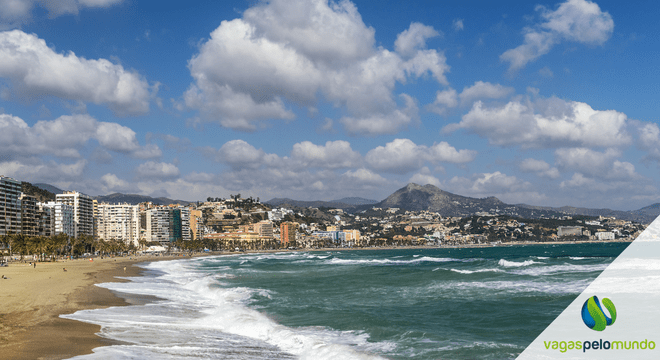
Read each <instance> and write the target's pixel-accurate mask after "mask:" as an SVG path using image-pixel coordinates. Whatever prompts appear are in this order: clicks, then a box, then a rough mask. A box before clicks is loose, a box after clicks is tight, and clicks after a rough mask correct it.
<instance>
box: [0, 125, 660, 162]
mask: <svg viewBox="0 0 660 360" xmlns="http://www.w3.org/2000/svg"><path fill="white" fill-rule="evenodd" d="M637 131H638V134H639V142H638V144H637V145H638V146H639V147H640V148H641V149H642V150H645V151H647V152H648V156H647V158H650V159H654V160H656V161H660V128H659V127H658V124H654V123H645V124H640V125H639V127H638V129H637ZM0 136H1V135H0Z"/></svg>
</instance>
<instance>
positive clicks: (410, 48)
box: [394, 22, 440, 58]
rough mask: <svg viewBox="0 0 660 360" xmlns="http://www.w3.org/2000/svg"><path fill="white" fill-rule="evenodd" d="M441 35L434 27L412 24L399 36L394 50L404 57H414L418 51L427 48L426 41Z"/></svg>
mask: <svg viewBox="0 0 660 360" xmlns="http://www.w3.org/2000/svg"><path fill="white" fill-rule="evenodd" d="M439 35H440V33H439V32H437V31H436V30H435V29H434V28H433V27H432V26H427V25H424V24H421V23H418V22H412V23H410V27H409V28H408V29H407V30H404V31H403V32H402V33H400V34H399V35H397V37H396V41H394V49H395V50H396V52H397V53H399V54H401V56H403V57H406V58H408V57H413V56H414V55H415V54H416V53H417V51H419V50H421V49H425V48H426V39H430V38H433V37H436V36H439Z"/></svg>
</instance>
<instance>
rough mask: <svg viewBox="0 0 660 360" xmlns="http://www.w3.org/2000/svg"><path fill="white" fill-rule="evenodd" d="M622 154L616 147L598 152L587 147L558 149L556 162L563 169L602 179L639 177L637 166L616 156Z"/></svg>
mask: <svg viewBox="0 0 660 360" xmlns="http://www.w3.org/2000/svg"><path fill="white" fill-rule="evenodd" d="M619 156H621V152H620V151H618V150H616V149H608V150H606V151H605V152H598V151H594V150H591V149H587V148H568V149H557V150H556V151H555V157H556V160H555V161H556V163H557V166H559V167H560V168H562V169H565V170H573V171H576V172H579V173H580V174H581V176H582V175H586V176H589V177H592V178H600V179H625V180H630V179H634V178H637V177H639V175H638V174H637V173H635V166H634V165H632V164H631V163H629V162H621V161H619V160H616V159H615V158H617V157H619Z"/></svg>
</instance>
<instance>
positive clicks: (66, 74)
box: [0, 30, 150, 115]
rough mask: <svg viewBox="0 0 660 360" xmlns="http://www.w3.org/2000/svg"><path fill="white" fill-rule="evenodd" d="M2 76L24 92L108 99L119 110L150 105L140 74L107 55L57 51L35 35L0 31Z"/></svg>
mask: <svg viewBox="0 0 660 360" xmlns="http://www.w3.org/2000/svg"><path fill="white" fill-rule="evenodd" d="M0 77H2V78H6V79H9V80H10V82H11V84H12V87H11V90H12V92H13V93H14V94H15V95H16V96H19V97H21V98H26V99H32V98H37V97H39V96H55V97H59V98H63V99H69V100H77V101H84V102H93V103H95V104H105V105H107V106H108V107H109V108H110V109H112V110H113V111H114V112H115V113H117V114H119V115H127V114H143V113H146V112H148V111H149V97H150V94H149V85H148V84H147V82H146V80H144V79H143V78H142V77H141V76H140V75H138V74H137V73H134V72H129V71H126V70H125V69H124V68H123V67H122V66H121V65H115V64H113V63H111V62H110V61H108V60H105V59H99V60H87V59H85V58H82V57H78V56H76V55H75V54H74V53H73V52H69V53H68V54H59V53H57V52H55V51H54V50H53V49H51V48H49V47H48V46H47V45H46V42H45V41H44V40H42V39H39V38H38V37H37V36H36V35H33V34H26V33H24V32H22V31H20V30H13V31H5V32H0Z"/></svg>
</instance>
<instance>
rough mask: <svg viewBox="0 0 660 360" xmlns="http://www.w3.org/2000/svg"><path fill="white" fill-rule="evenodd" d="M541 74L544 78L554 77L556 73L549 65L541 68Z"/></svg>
mask: <svg viewBox="0 0 660 360" xmlns="http://www.w3.org/2000/svg"><path fill="white" fill-rule="evenodd" d="M539 75H541V76H543V77H544V78H548V79H549V78H551V77H553V76H554V75H555V74H553V73H552V70H550V68H549V67H547V66H544V67H542V68H541V69H539Z"/></svg>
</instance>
